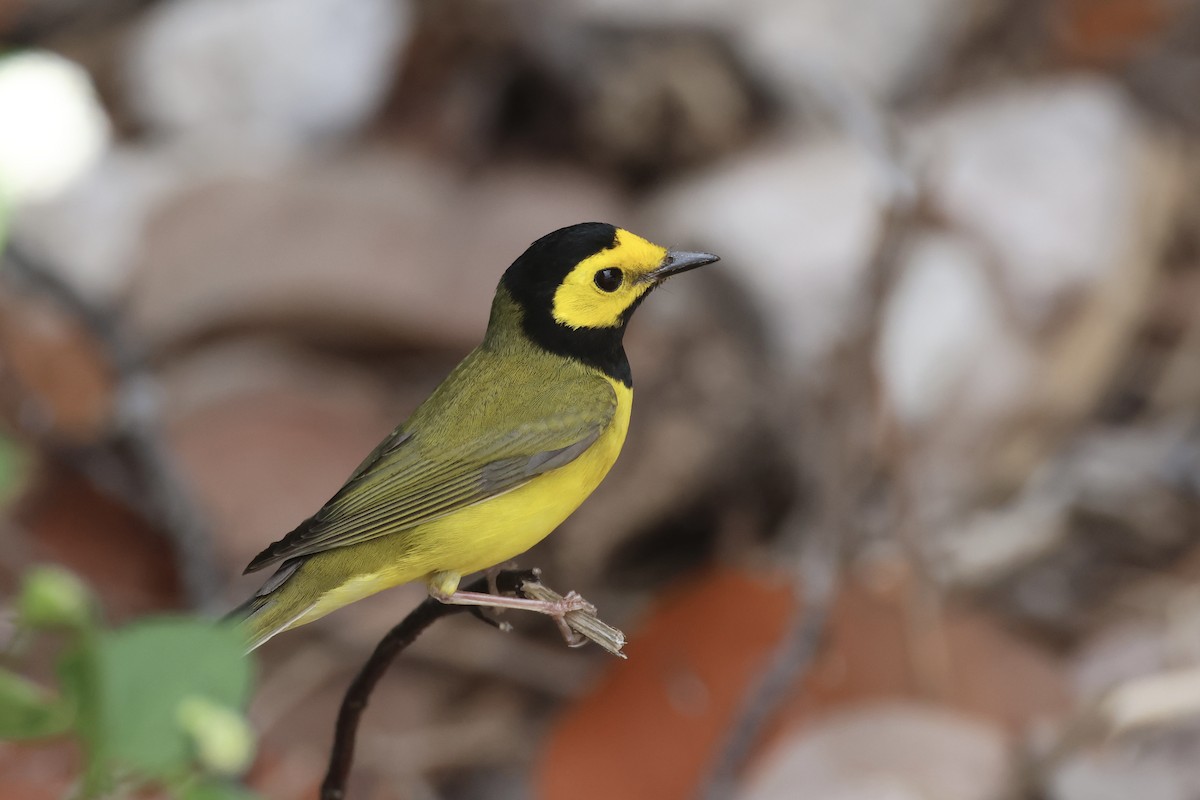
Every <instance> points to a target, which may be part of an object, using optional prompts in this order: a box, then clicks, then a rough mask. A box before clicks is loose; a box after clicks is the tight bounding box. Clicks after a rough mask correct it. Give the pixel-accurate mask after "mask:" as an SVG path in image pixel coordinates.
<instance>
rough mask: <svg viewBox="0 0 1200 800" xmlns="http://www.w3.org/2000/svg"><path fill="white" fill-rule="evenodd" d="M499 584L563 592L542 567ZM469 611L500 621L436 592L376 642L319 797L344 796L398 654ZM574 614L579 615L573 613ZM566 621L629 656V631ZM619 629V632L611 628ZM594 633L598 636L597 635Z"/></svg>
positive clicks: (514, 589)
mask: <svg viewBox="0 0 1200 800" xmlns="http://www.w3.org/2000/svg"><path fill="white" fill-rule="evenodd" d="M488 589H489V587H488V580H487V578H486V577H484V578H480V579H478V580H476V581H474V582H473V583H471V584H469V585H468V586H466V587H464V590H465V591H469V592H486V591H488ZM496 589H497V590H498V591H500V592H502V593H504V594H516V595H520V596H531V595H534V596H536V598H538V599H548V598H561V595H558V594H557V593H556V592H553V591H552V590H550V589H548V588H546V587H544V586H542V584H541V582H540V580H539V573H538V571H537V570H503V571H501V572H500V573H498V574H497V576H496ZM462 611H466V612H468V613H470V614H473V615H474V616H476V617H478V618H479V619H481V620H483V621H484V622H486V623H488V624H489V625H496V624H497V623H496V622H495V621H494V620H492V619H491V618H490V617H488V616H487V614H486V612H485V611H484V610H483V609H480V608H478V607H476V606H457V605H450V604H447V603H440V602H438V601H437V600H435V599H433V598H432V597H430V598H427V599H426V600H425V601H424V602H422V603H421V604H420V605H419V606H417V607H416V608H415V609H413V610H412V611H411V612H410V613H409V615H408V616H407V617H405V618H404V619H403V620H401V621H400V624H399V625H397V626H396V627H394V628H392V629H391V630H390V631H388V632H387V635H385V636H384V637H383V639H381V640H380V642H379V644H377V645H376V646H375V651H374V652H373V653H371V657H370V658H368V659H367V662H366V663H365V664H363V667H362V669H361V670H359V673H358V675H356V676H355V678H354V681H353V682H352V683H351V684H350V687H349V688H348V689H347V690H346V696H345V697H344V698H343V699H342V707H341V709H340V710H339V711H338V718H337V724H336V726H335V727H334V732H333V748H332V750H331V751H330V753H329V768H328V770H327V771H326V772H325V780H324V781H323V782H322V783H321V797H320V800H343V798H345V796H346V781H347V779H348V778H349V777H350V767H351V765H352V764H353V762H354V744H355V739H356V738H357V736H358V725H359V722H361V720H362V715H363V712H364V711H365V710H366V708H367V702H368V701H369V700H370V699H371V692H372V691H374V689H375V685H376V684H377V683H379V679H380V678H382V677H383V675H384V673H385V672H387V670H388V667H389V666H391V664H392V662H393V661H395V660H396V657H397V656H399V655H400V653H401V652H403V651H404V649H405V648H407V647H408V646H409V645H410V644H412V643H413V642H414V641H416V639H417V637H418V636H420V635H421V633H422V632H424V630H425V629H426V628H428V627H429V626H430V625H432V624H433V623H435V622H437V621H438V620H439V619H441V618H442V617H448V616H450V615H451V614H457V613H459V612H462ZM572 614H574V615H575V616H574V617H572ZM567 623H568V624H569V625H570V626H571V628H572V629H574V630H575V631H577V632H579V633H581V634H583V635H584V636H587V637H588V638H592V640H593V641H594V642H596V643H597V644H599V645H600V646H601V647H604V648H605V649H607V650H609V652H613V653H615V654H616V655H619V656H621V657H622V658H624V655H622V653H621V652H620V648H619V647H618V648H617V649H616V650H613V649H612V645H613V641H612V639H613V637H615V638H618V639H619V640H620V642H621V643H624V640H625V637H624V635H622V634H620V631H616V629H615V628H611V627H609V626H607V625H604V624H603V623H601V622H600V621H599V620H598V619H597V618H596V617H595V615H593V614H590V613H586V612H571V613H570V614H568V615H567ZM611 631H616V633H615V634H612V633H610V632H611ZM593 637H595V638H593Z"/></svg>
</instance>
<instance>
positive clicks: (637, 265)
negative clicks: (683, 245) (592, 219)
mask: <svg viewBox="0 0 1200 800" xmlns="http://www.w3.org/2000/svg"><path fill="white" fill-rule="evenodd" d="M666 255H667V249H666V248H665V247H659V246H658V245H656V244H654V243H653V242H648V241H646V240H645V239H643V238H642V237H640V236H638V235H637V234H635V233H630V232H629V231H627V230H625V229H624V228H617V238H616V244H614V245H613V246H612V247H610V248H608V249H607V250H601V251H600V252H599V253H596V254H595V255H591V256H588V257H587V258H585V259H584V260H583V261H580V262H579V264H577V265H576V266H575V268H574V269H573V270H571V271H570V272H569V273H568V274H567V277H566V278H564V279H563V282H562V284H561V285H560V286H559V287H558V289H557V290H556V291H555V293H554V319H555V320H557V321H558V322H560V323H561V324H563V325H566V326H567V327H569V328H614V327H616V326H618V325H620V324H621V315H622V314H624V313H625V311H626V310H627V309H628V308H629V307H630V306H631V305H633V304H634V303H635V302H636V301H637V299H638V298H639V297H641V296H642V295H643V294H645V293H646V292H648V291H649V290H650V288H651V285H652V284H651V283H650V282H649V281H646V280H644V278H645V276H646V275H647V274H649V273H650V272H652V271H654V270H655V269H658V267H659V266H661V265H662V262H663V259H664V258H666ZM609 268H615V269H619V270H621V272H622V274H623V275H624V280H623V281H622V282H621V286H620V287H619V288H618V289H617V290H616V291H614V292H606V291H604V290H603V289H601V288H600V287H599V286H597V285H596V281H595V276H596V273H597V272H599V271H600V270H602V269H609Z"/></svg>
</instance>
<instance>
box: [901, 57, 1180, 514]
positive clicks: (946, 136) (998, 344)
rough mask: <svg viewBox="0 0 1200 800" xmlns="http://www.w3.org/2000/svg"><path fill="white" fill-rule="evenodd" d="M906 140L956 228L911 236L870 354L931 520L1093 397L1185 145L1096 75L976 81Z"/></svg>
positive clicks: (935, 200)
mask: <svg viewBox="0 0 1200 800" xmlns="http://www.w3.org/2000/svg"><path fill="white" fill-rule="evenodd" d="M911 138H912V141H913V146H914V151H915V153H916V155H917V157H918V161H919V163H921V164H922V165H923V166H922V167H920V168H919V171H920V173H921V174H923V175H925V176H927V182H928V192H929V197H928V200H927V203H928V205H929V206H930V211H931V213H932V214H933V216H934V217H935V218H936V220H938V221H940V222H941V223H942V224H944V225H945V226H946V227H947V228H948V229H949V230H951V231H953V232H954V234H955V238H954V239H953V240H950V241H952V242H953V243H954V244H953V245H952V246H949V247H948V246H946V245H942V246H934V247H930V246H926V245H922V244H920V240H919V239H918V244H917V245H916V246H915V248H914V250H913V251H912V252H910V254H909V257H908V259H907V262H906V265H905V270H906V271H905V273H904V274H903V276H902V277H901V280H900V283H899V285H898V287H897V290H896V294H895V295H893V296H892V297H891V298H890V299H889V315H888V319H887V324H886V327H885V331H884V342H883V345H882V349H881V350H880V359H881V369H882V371H883V374H884V376H885V377H886V378H887V380H888V384H889V385H888V390H889V392H890V396H891V402H892V404H893V405H894V407H895V408H896V409H897V411H898V412H899V415H900V420H901V421H902V422H903V423H905V427H906V429H907V430H906V435H907V436H908V437H909V438H910V440H911V443H910V449H911V452H912V456H911V458H912V459H913V461H914V463H915V464H918V465H920V466H919V467H918V468H917V472H916V476H915V480H916V481H917V483H918V484H919V485H920V486H921V492H922V494H923V496H924V499H923V500H922V505H923V514H924V519H923V521H924V522H925V524H927V525H930V526H931V527H933V528H939V527H943V526H944V525H945V524H946V521H948V520H952V519H953V518H954V517H955V516H956V515H958V514H960V513H961V512H962V511H963V510H964V509H969V508H972V507H974V506H976V505H978V504H980V503H984V504H985V505H986V504H991V503H995V502H997V499H1003V498H1007V497H1010V496H1011V495H1012V493H1013V492H1016V491H1019V489H1020V487H1021V486H1022V485H1024V484H1025V482H1026V481H1027V480H1028V479H1029V478H1030V476H1031V475H1032V474H1033V473H1034V471H1035V469H1036V468H1037V466H1038V465H1039V464H1041V463H1042V462H1043V461H1045V460H1046V459H1047V458H1050V457H1051V456H1052V455H1053V454H1054V453H1055V452H1056V451H1057V450H1058V448H1059V447H1060V446H1061V444H1062V442H1063V441H1064V440H1065V439H1066V438H1067V437H1069V436H1070V435H1071V432H1072V430H1073V429H1075V428H1077V427H1078V426H1080V425H1081V424H1083V423H1084V422H1085V420H1086V419H1087V415H1088V414H1090V413H1091V412H1092V411H1093V409H1095V408H1096V407H1097V406H1098V405H1099V404H1100V402H1101V399H1102V398H1103V396H1104V395H1105V393H1106V392H1107V391H1108V388H1109V382H1110V381H1111V380H1113V378H1114V377H1115V375H1116V373H1117V372H1118V369H1119V367H1120V366H1121V364H1122V359H1123V357H1124V355H1125V352H1126V349H1127V347H1128V343H1129V341H1130V339H1131V338H1132V337H1133V336H1134V335H1135V333H1136V332H1137V331H1138V328H1139V325H1140V324H1141V321H1142V318H1143V316H1144V315H1145V314H1146V313H1147V312H1148V309H1149V308H1150V305H1151V288H1152V286H1153V281H1154V277H1155V270H1156V268H1157V265H1158V264H1159V261H1160V259H1161V257H1162V254H1163V251H1164V249H1165V247H1166V245H1167V242H1168V234H1169V232H1170V227H1171V225H1172V223H1173V220H1174V217H1175V214H1176V213H1177V211H1178V207H1179V203H1180V200H1181V192H1180V188H1181V181H1180V171H1179V170H1180V165H1181V159H1180V156H1179V151H1178V148H1176V147H1173V146H1172V145H1171V144H1170V143H1168V142H1167V141H1165V140H1161V139H1159V138H1157V137H1156V136H1154V135H1153V134H1152V133H1151V132H1150V131H1149V129H1147V128H1146V127H1145V126H1144V125H1143V124H1142V123H1141V122H1140V121H1139V119H1138V117H1137V115H1136V113H1135V111H1134V109H1133V108H1132V107H1131V106H1130V105H1129V103H1128V102H1127V101H1126V100H1125V99H1124V98H1123V96H1122V95H1121V94H1120V92H1119V91H1118V90H1116V89H1115V88H1113V87H1111V86H1109V85H1107V84H1104V83H1100V82H1097V81H1095V80H1094V79H1060V80H1053V81H1050V80H1048V81H1044V82H1043V83H1041V84H1037V85H1031V86H1024V87H1022V88H1020V89H1016V88H1013V89H1007V90H998V91H996V92H994V93H992V94H989V95H985V96H976V97H974V98H972V99H970V100H967V101H964V102H963V103H961V104H959V105H958V106H953V107H951V108H949V109H948V110H946V111H944V112H941V113H939V114H937V115H935V116H934V117H932V118H930V119H927V120H925V121H923V122H920V123H918V124H917V125H916V126H915V127H914V129H913V132H912V137H911ZM914 253H915V257H914V255H913V254H914ZM918 259H919V260H918ZM934 279H937V280H934ZM934 340H936V342H935V341H934ZM931 345H936V349H934V347H933V346H931ZM934 420H936V425H933V424H931V423H932V422H933V421H934Z"/></svg>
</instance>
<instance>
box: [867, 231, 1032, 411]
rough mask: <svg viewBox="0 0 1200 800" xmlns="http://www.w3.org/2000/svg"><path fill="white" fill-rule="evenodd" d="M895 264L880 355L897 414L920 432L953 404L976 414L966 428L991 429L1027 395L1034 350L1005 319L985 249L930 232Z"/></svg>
mask: <svg viewBox="0 0 1200 800" xmlns="http://www.w3.org/2000/svg"><path fill="white" fill-rule="evenodd" d="M898 266H899V268H900V270H901V271H902V272H901V275H900V277H899V279H898V281H897V283H896V286H895V287H894V289H893V291H892V294H891V295H890V296H889V297H888V300H887V304H886V306H885V308H884V311H883V321H882V329H881V331H880V344H879V353H878V358H879V368H880V371H881V374H882V377H883V380H884V384H885V386H886V388H887V391H888V394H889V397H890V399H891V403H892V408H893V410H894V412H895V413H896V414H897V415H898V417H899V419H900V421H901V422H903V423H904V424H905V426H906V427H909V428H910V429H912V430H914V431H922V432H925V431H926V429H927V428H928V427H930V426H941V425H943V424H944V417H945V415H946V414H947V413H948V412H952V411H953V410H954V409H953V406H955V405H958V406H960V408H962V407H965V409H967V411H966V413H968V414H971V415H972V416H973V419H971V420H969V422H966V423H964V425H963V427H964V428H967V429H970V428H973V427H976V426H981V427H984V429H987V428H990V427H991V425H993V424H994V423H995V422H996V417H997V416H998V415H1000V414H1003V413H1004V412H1006V411H1008V410H1009V409H1011V408H1012V407H1013V406H1014V405H1017V404H1019V403H1020V402H1021V401H1022V399H1023V398H1024V397H1025V396H1026V394H1027V393H1028V391H1029V385H1028V384H1029V381H1030V379H1031V378H1032V376H1033V366H1034V365H1033V360H1034V358H1035V355H1034V354H1033V353H1032V352H1030V348H1029V345H1028V343H1027V342H1026V341H1024V340H1023V339H1022V337H1021V336H1020V335H1019V334H1018V333H1016V332H1014V331H1013V330H1012V326H1011V324H1010V323H1009V321H1008V320H1007V319H1005V314H1004V309H1003V308H1002V307H1001V305H1000V302H999V298H997V297H996V293H995V288H994V286H993V285H992V283H991V282H990V281H989V278H988V272H987V264H986V258H985V256H984V254H983V253H982V252H981V251H980V250H979V249H978V248H976V247H973V246H972V245H971V244H970V243H969V242H966V241H964V240H962V239H961V238H959V237H954V236H944V235H943V236H938V235H935V234H928V235H925V236H922V237H916V238H915V240H914V241H913V242H912V243H911V244H910V246H909V248H908V250H907V252H905V253H904V255H903V256H902V258H901V259H900V264H899V265H898ZM959 413H962V411H961V410H960V411H959ZM929 433H931V434H932V433H933V432H929Z"/></svg>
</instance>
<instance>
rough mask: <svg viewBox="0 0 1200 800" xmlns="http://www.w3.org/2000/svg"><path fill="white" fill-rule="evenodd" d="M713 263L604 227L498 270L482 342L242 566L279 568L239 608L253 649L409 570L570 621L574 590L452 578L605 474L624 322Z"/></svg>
mask: <svg viewBox="0 0 1200 800" xmlns="http://www.w3.org/2000/svg"><path fill="white" fill-rule="evenodd" d="M717 260H718V259H717V256H715V255H711V254H708V253H689V252H678V251H668V250H667V249H665V248H663V247H660V246H658V245H656V244H652V243H650V242H648V241H646V240H645V239H643V238H641V237H639V236H636V235H634V234H632V233H630V232H629V231H627V230H623V229H621V228H617V227H614V226H612V225H607V224H603V223H597V222H588V223H582V224H579V225H572V226H570V227H567V228H562V229H560V230H557V231H554V232H553V233H549V234H547V235H546V236H543V237H542V238H541V239H538V240H537V241H536V242H534V243H533V244H532V245H530V246H529V248H528V249H527V250H526V251H525V252H524V253H523V254H522V255H521V256H520V257H519V258H518V259H517V260H516V261H514V262H513V263H512V265H511V266H510V267H509V268H508V270H507V271H505V273H504V275H503V277H502V278H501V280H500V284H499V286H498V287H497V289H496V296H495V299H494V300H493V302H492V310H491V317H490V319H489V321H488V327H487V333H486V334H485V336H484V339H483V343H482V344H480V345H479V346H478V347H477V348H475V350H474V351H472V352H471V353H470V354H469V355H468V356H467V357H466V358H465V359H464V360H463V361H462V363H460V364H459V365H458V366H457V367H456V368H455V369H454V371H453V372H451V373H450V375H449V376H448V377H447V378H446V380H445V381H443V382H442V384H441V385H440V386H438V388H437V389H436V390H434V392H433V394H432V395H430V396H429V398H428V399H427V400H426V401H425V402H424V403H422V404H421V405H420V406H419V407H418V408H417V410H416V411H414V412H413V414H412V416H411V417H409V419H408V420H407V421H406V422H404V423H403V424H401V425H400V426H399V427H397V428H396V429H395V430H394V431H392V432H391V434H389V435H388V436H387V437H386V438H385V439H384V440H383V441H382V442H380V444H379V446H378V447H376V448H375V449H374V450H373V451H372V452H371V453H370V454H369V455H368V456H367V457H366V458H365V459H364V460H363V462H362V463H361V464H360V465H359V466H358V468H357V469H355V470H354V472H353V473H352V474H351V475H350V477H349V479H347V481H346V483H345V485H344V486H342V488H341V489H340V490H338V492H337V494H335V495H334V496H333V497H332V498H331V499H330V500H329V502H327V503H326V504H325V505H324V506H322V507H321V509H320V510H319V511H317V513H316V514H314V515H313V516H311V517H309V518H308V519H307V520H305V521H304V522H302V523H301V524H300V525H299V526H298V527H297V528H296V529H295V530H293V531H292V532H291V533H289V534H287V535H286V536H285V537H283V538H282V539H280V540H279V541H277V542H275V543H274V544H272V545H271V546H270V547H268V548H266V549H265V550H263V551H262V552H261V553H259V555H258V556H257V557H255V558H254V560H253V561H251V562H250V565H249V566H248V567H246V572H255V571H257V570H261V569H263V568H264V567H268V566H272V565H276V564H278V565H279V566H278V568H277V569H276V571H275V573H274V574H273V575H272V576H271V577H270V578H269V579H268V580H267V581H266V583H264V584H263V586H262V587H261V588H260V589H259V590H258V592H256V593H255V595H254V596H253V597H251V598H250V599H249V600H248V601H247V602H246V603H245V604H243V605H242V606H241V607H240V608H239V609H238V610H237V611H235V612H234V614H235V615H237V616H238V617H240V618H241V619H242V620H243V624H244V626H245V629H246V634H247V637H248V641H249V645H250V647H251V649H253V648H255V647H258V646H259V645H261V644H262V643H263V642H265V641H267V640H268V639H270V638H271V637H272V636H274V635H275V634H277V633H280V632H281V631H285V630H288V629H289V628H294V627H296V626H299V625H303V624H305V623H307V622H312V621H313V620H315V619H318V618H320V617H323V616H325V615H326V614H328V613H329V612H331V611H333V610H335V609H337V608H341V607H342V606H344V605H347V604H349V603H352V602H354V601H356V600H360V599H362V598H364V597H366V596H368V595H371V594H374V593H375V592H378V591H381V590H383V589H386V588H389V587H392V586H397V585H399V584H402V583H408V582H410V581H415V580H421V581H424V582H425V583H426V585H427V586H428V589H429V593H430V594H431V595H433V596H434V597H435V598H437V599H439V600H441V601H443V602H449V603H461V604H467V605H481V606H497V607H515V608H527V609H530V610H534V611H540V612H543V613H547V614H550V615H552V616H554V617H556V618H558V619H559V620H560V621H561V619H562V615H563V614H564V613H566V612H567V611H570V610H573V609H575V608H579V607H583V605H580V604H582V599H581V598H578V596H568V598H567V599H566V600H565V601H563V602H561V603H545V602H541V601H536V600H527V599H524V598H512V597H500V596H497V595H492V594H486V593H474V592H462V591H457V589H458V584H459V581H460V579H461V578H462V577H463V576H464V575H467V574H468V573H472V572H476V571H479V570H483V569H487V568H490V567H492V566H494V565H496V564H499V563H502V562H505V561H507V560H509V559H511V558H513V557H514V556H516V555H518V554H520V553H522V552H524V551H525V550H528V549H529V548H530V547H532V546H533V545H534V544H536V543H537V542H539V541H541V540H542V539H543V538H544V537H545V536H546V535H547V534H549V533H550V532H551V531H552V530H554V529H555V528H556V527H557V526H558V525H559V524H560V523H561V522H562V521H563V520H565V519H566V518H567V517H568V516H569V515H570V514H571V513H572V512H573V511H574V510H575V509H576V508H578V507H579V504H580V503H582V502H583V501H584V499H586V498H587V496H588V495H589V494H591V493H592V491H593V490H594V489H595V488H596V487H597V486H598V485H599V483H600V481H601V480H602V479H603V478H604V476H605V475H606V474H607V473H608V470H609V468H610V467H612V465H613V463H614V462H615V461H616V459H617V455H618V453H620V451H621V446H622V445H623V444H624V441H625V433H626V430H627V428H628V425H629V412H630V407H631V405H632V402H633V388H632V387H633V379H632V375H631V373H630V369H629V361H628V360H627V359H626V357H625V350H624V347H623V346H622V337H623V336H624V334H625V328H626V326H627V325H628V323H629V318H630V317H631V316H632V315H633V312H634V311H635V310H636V309H637V307H638V305H639V304H640V303H641V302H642V301H643V300H644V299H645V298H646V296H647V295H648V294H649V293H650V291H651V290H652V289H653V288H654V287H655V286H658V285H659V284H661V283H662V282H663V281H664V280H666V279H667V278H669V277H671V276H673V275H678V274H679V273H681V272H685V271H687V270H690V269H693V268H695V267H699V266H702V265H704V264H710V263H712V262H714V261H717ZM584 605H585V604H584Z"/></svg>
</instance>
